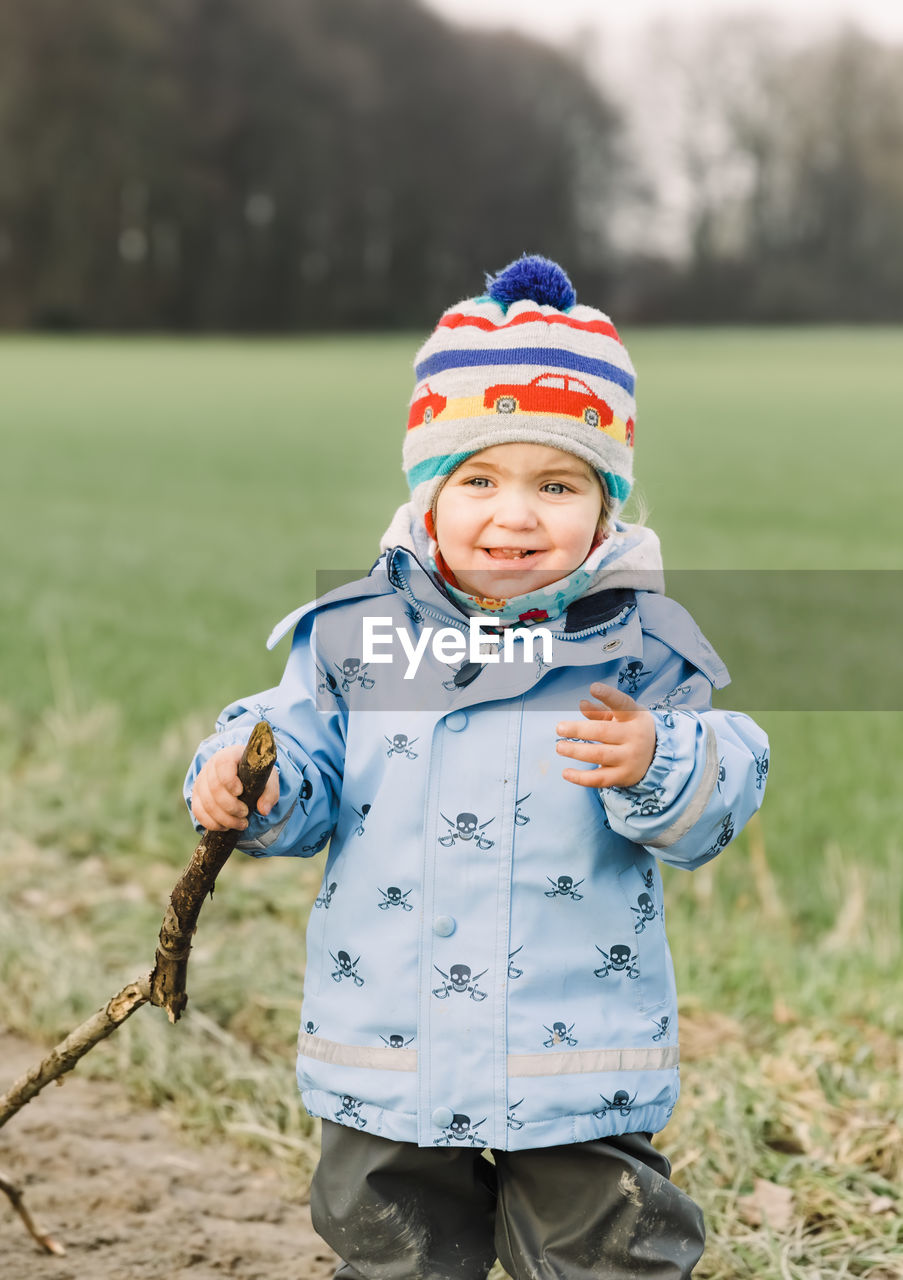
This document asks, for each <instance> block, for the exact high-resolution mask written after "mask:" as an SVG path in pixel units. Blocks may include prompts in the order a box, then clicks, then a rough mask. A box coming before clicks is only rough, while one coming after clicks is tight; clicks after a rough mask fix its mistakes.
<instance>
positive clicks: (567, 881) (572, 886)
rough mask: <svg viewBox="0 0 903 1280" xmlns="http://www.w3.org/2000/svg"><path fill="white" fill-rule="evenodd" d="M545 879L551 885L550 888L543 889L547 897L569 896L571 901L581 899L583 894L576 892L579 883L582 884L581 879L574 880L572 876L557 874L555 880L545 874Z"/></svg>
mask: <svg viewBox="0 0 903 1280" xmlns="http://www.w3.org/2000/svg"><path fill="white" fill-rule="evenodd" d="M546 879H547V880H548V882H549V884H550V885H551V886H552V887H551V889H546V891H545V894H546V897H547V898H570V899H571V900H572V901H573V902H580V901H582V899H583V894H582V893H578V892H577V890H578V889H579V887H580V885H582V884H583V881H582V880H577V881H576V882H575V881H574V878H573V876H559V877H558V879H557V880H553V879H552V877H551V876H546Z"/></svg>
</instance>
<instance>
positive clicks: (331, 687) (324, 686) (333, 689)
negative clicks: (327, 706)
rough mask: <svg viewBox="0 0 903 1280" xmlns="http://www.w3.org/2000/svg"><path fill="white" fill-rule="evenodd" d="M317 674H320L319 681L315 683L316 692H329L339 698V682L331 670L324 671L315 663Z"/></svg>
mask: <svg viewBox="0 0 903 1280" xmlns="http://www.w3.org/2000/svg"><path fill="white" fill-rule="evenodd" d="M317 674H318V675H319V676H320V683H319V684H318V685H317V693H331V694H332V695H333V697H335V698H341V697H342V695H341V693H340V692H339V682H338V681H337V680H336V678H335V676H334V675H333V674H332V672H331V671H324V670H323V668H322V667H321V666H320V664H319V663H317Z"/></svg>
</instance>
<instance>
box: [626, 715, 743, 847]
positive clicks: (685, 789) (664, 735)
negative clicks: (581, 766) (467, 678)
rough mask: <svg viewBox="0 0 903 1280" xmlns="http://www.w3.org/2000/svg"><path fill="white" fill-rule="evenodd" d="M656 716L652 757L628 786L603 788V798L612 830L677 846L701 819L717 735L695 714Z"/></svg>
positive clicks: (712, 778) (714, 768)
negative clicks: (638, 779)
mask: <svg viewBox="0 0 903 1280" xmlns="http://www.w3.org/2000/svg"><path fill="white" fill-rule="evenodd" d="M652 714H653V716H655V728H656V746H655V755H654V756H653V757H652V763H651V764H650V765H649V768H648V769H647V771H646V773H645V775H644V776H643V778H641V779H640V781H639V782H637V783H635V784H634V785H633V786H632V787H607V788H605V789H604V790H603V791H602V793H601V796H602V801H603V804H604V805H605V809H606V812H607V813H608V815H609V818H610V819H611V821H612V823H613V825H614V827H615V829H619V830H621V832H622V834H624V835H626V836H627V837H628V838H629V839H631V840H635V841H637V842H638V843H641V844H644V845H646V846H649V847H651V848H654V849H666V848H668V847H669V846H670V845H672V844H675V843H676V842H677V841H678V840H680V839H681V838H682V837H683V836H685V835H686V833H687V832H688V831H689V830H690V829H691V828H692V827H693V826H695V824H696V823H697V822H698V821H699V819H700V818H701V817H702V815H703V813H704V812H705V809H706V807H707V805H708V803H709V800H710V799H711V796H712V792H713V791H714V789H715V785H716V783H717V780H718V748H717V742H716V739H715V735H714V733H713V732H712V730H711V728H710V727H709V726H708V725H707V724H705V722H704V721H703V720H701V719H700V717H699V716H697V715H696V714H695V712H691V711H678V710H677V709H674V710H672V711H670V712H669V713H668V715H667V718H665V716H664V714H663V713H662V712H658V711H653V712H652Z"/></svg>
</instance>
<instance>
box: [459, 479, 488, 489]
mask: <svg viewBox="0 0 903 1280" xmlns="http://www.w3.org/2000/svg"><path fill="white" fill-rule="evenodd" d="M464 483H465V484H470V485H473V487H474V488H475V489H485V488H488V487H489V480H488V479H487V478H486V476H471V477H470V479H468V480H465V481H464Z"/></svg>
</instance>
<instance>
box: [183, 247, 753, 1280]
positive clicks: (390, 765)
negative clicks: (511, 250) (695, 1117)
mask: <svg viewBox="0 0 903 1280" xmlns="http://www.w3.org/2000/svg"><path fill="white" fill-rule="evenodd" d="M487 287H488V292H487V293H486V294H485V295H483V296H481V297H477V298H473V299H470V300H468V301H465V302H462V303H460V304H458V305H456V306H454V307H452V308H451V309H450V310H449V311H447V312H446V313H445V314H444V315H443V316H442V317H441V319H440V321H439V324H438V326H437V328H436V330H435V332H434V333H433V334H432V335H431V336H430V337H429V338H428V339H427V341H426V343H425V344H424V346H423V347H422V348H421V350H420V351H419V353H418V355H417V358H416V364H415V368H416V378H417V382H416V387H415V390H414V394H413V397H412V400H411V405H410V413H409V418H408V431H407V437H406V441H405V445H404V468H405V471H406V473H407V478H408V481H409V484H410V489H411V500H410V502H409V503H408V504H406V505H405V506H404V507H402V508H401V509H400V511H398V512H397V513H396V515H395V517H394V519H393V521H392V523H391V525H390V528H389V530H388V531H387V533H386V535H385V537H384V539H383V543H382V554H381V556H380V558H379V559H378V560H377V562H376V564H375V565H374V567H373V569H372V570H371V571H370V574H369V575H368V576H367V577H366V578H363V579H361V580H360V581H357V582H352V583H350V584H348V585H346V586H343V587H341V588H339V589H337V590H334V591H332V592H330V593H329V594H328V595H326V596H324V597H323V598H321V599H319V600H317V601H315V602H314V603H312V604H309V605H305V606H304V607H303V608H301V609H299V610H297V611H296V612H295V613H293V614H292V615H290V617H288V618H286V619H285V620H284V621H283V622H282V623H281V624H280V625H279V626H278V627H277V628H276V629H275V631H274V632H273V634H272V636H271V638H270V645H271V646H272V645H274V644H276V643H277V642H278V641H279V639H280V638H281V637H282V636H284V635H285V634H287V633H288V632H289V631H293V632H294V638H293V642H292V648H291V653H290V654H289V657H288V661H287V665H286V668H285V674H284V676H283V678H282V681H281V683H280V684H279V686H278V687H277V688H274V689H269V690H267V691H266V692H264V693H260V694H256V695H254V696H253V697H250V698H247V699H244V700H242V701H240V702H237V703H233V704H232V705H231V706H229V707H228V708H227V709H226V710H225V711H224V712H223V714H222V716H221V718H220V720H219V722H218V724H217V733H216V734H215V735H214V736H213V737H212V738H210V739H208V740H207V741H206V742H204V743H203V744H202V745H201V747H200V749H199V751H198V754H197V757H196V759H195V761H194V763H193V765H192V767H191V769H190V771H189V775H188V779H187V782H186V796H187V797H188V799H189V803H190V806H191V810H192V814H193V817H194V820H195V822H196V824H197V825H199V826H203V827H207V828H210V829H213V830H221V829H224V828H238V829H240V830H241V832H242V836H241V840H240V844H239V847H240V848H242V849H244V850H246V851H247V852H248V853H250V854H252V855H255V856H263V855H275V854H279V855H295V856H298V855H301V856H306V855H309V854H315V853H317V852H319V851H320V850H321V849H323V848H324V847H326V846H327V845H328V846H329V852H328V855H327V859H326V867H325V871H324V876H323V882H322V888H321V890H320V892H319V895H318V897H317V899H316V902H315V903H314V905H313V907H312V909H311V918H310V924H309V928H308V944H307V954H308V963H307V973H306V979H305V991H304V1004H303V1009H302V1014H301V1032H300V1036H299V1042H298V1081H299V1085H300V1089H301V1096H302V1099H303V1101H304V1105H305V1106H306V1108H307V1110H308V1111H309V1112H310V1114H311V1115H314V1116H319V1117H321V1118H322V1122H323V1124H322V1155H321V1161H320V1164H319V1167H318V1169H317V1172H316V1174H315V1177H314V1182H313V1186H312V1188H311V1209H312V1213H313V1220H314V1224H315V1226H316V1228H317V1230H318V1231H319V1232H320V1234H321V1235H322V1236H323V1237H324V1239H325V1240H327V1241H328V1242H329V1244H330V1245H331V1246H332V1247H333V1248H334V1249H335V1251H336V1252H337V1253H338V1254H339V1256H340V1257H341V1258H342V1259H343V1263H342V1265H341V1266H340V1268H339V1270H338V1272H337V1273H336V1274H337V1276H340V1277H344V1278H346V1280H358V1278H359V1280H376V1278H377V1277H378V1278H380V1280H432V1278H434V1277H435V1278H437V1280H438V1278H440V1277H441V1278H443V1280H444V1278H445V1277H448V1278H449V1280H451V1278H452V1277H454V1278H455V1280H482V1278H484V1277H485V1276H486V1274H487V1272H488V1271H489V1269H490V1268H491V1266H492V1264H493V1262H494V1260H495V1258H496V1257H498V1258H500V1259H501V1261H502V1263H503V1265H504V1267H505V1268H506V1270H507V1271H508V1272H509V1273H510V1275H511V1276H513V1277H515V1280H528V1277H529V1278H530V1280H532V1278H533V1277H540V1276H541V1277H543V1278H544V1280H545V1278H546V1277H548V1278H549V1280H551V1278H552V1277H555V1278H558V1277H561V1278H562V1280H565V1278H567V1280H589V1277H601V1276H605V1277H618V1278H621V1277H623V1278H624V1280H626V1277H628V1276H630V1277H636V1276H649V1277H653V1276H654V1277H656V1278H657V1280H671V1278H673V1280H677V1278H678V1277H683V1276H689V1275H690V1273H691V1272H692V1270H693V1267H694V1265H695V1264H696V1262H697V1260H698V1258H699V1257H700V1255H701V1253H702V1248H703V1241H704V1231H703V1224H702V1215H701V1212H700V1210H699V1209H698V1207H697V1206H696V1205H695V1204H694V1203H693V1202H692V1201H691V1200H690V1199H689V1197H687V1196H686V1195H685V1194H684V1193H683V1192H681V1191H680V1190H679V1189H678V1188H676V1187H675V1186H674V1185H673V1184H672V1183H671V1182H670V1180H669V1172H670V1166H669V1164H668V1161H667V1160H666V1159H665V1157H664V1156H662V1155H661V1154H659V1153H658V1152H657V1151H656V1150H655V1148H654V1147H653V1146H652V1143H651V1137H652V1135H653V1134H654V1133H656V1132H657V1131H658V1130H660V1129H661V1128H662V1127H663V1126H664V1125H665V1123H666V1122H667V1120H668V1117H669V1116H670V1115H671V1112H672V1109H673V1107H674V1104H675V1101H676V1099H677V1093H678V1040H677V1004H676V994H675V989H674V977H673V970H672V965H671V958H670V954H669V950H668V943H667V939H666V936H665V918H664V905H663V902H662V882H661V877H660V873H659V866H658V863H659V861H662V862H667V863H670V864H672V865H674V866H678V867H684V868H688V869H689V868H693V867H697V866H700V865H701V864H702V863H704V862H707V861H708V860H709V859H711V858H714V857H715V856H716V855H717V854H718V853H720V852H721V850H722V849H723V848H724V847H725V846H726V845H727V844H729V843H730V841H731V840H732V839H733V837H734V835H735V834H736V832H737V831H739V830H740V828H741V827H742V826H743V824H744V823H745V822H746V821H747V819H748V818H749V817H750V815H751V814H752V813H753V812H754V811H755V809H756V808H757V807H758V805H759V803H760V802H761V799H762V793H763V790H764V779H765V776H766V772H767V764H768V757H767V743H766V740H765V737H764V735H763V733H762V732H761V731H760V730H759V729H758V728H757V726H756V725H755V724H754V723H753V722H752V721H751V720H749V719H748V718H747V717H746V716H743V715H740V714H736V713H732V712H729V711H720V710H718V711H716V710H713V709H712V706H711V692H712V688H713V687H714V688H721V687H722V686H723V685H725V684H726V683H727V673H726V671H725V669H724V667H723V665H722V663H721V662H720V660H719V659H718V657H717V656H716V654H715V653H714V652H713V650H712V649H711V647H710V646H709V645H708V644H707V642H706V641H705V640H704V638H703V637H702V635H701V634H700V632H699V631H698V629H697V627H696V626H695V624H694V623H693V621H692V619H691V618H690V617H689V615H688V614H687V613H686V612H685V610H684V609H682V608H681V607H680V606H679V605H678V604H676V603H675V602H673V601H671V600H669V599H668V598H667V597H666V596H665V595H664V594H663V590H664V584H663V578H662V571H661V562H660V556H659V549H658V541H657V539H656V537H655V535H654V534H653V533H652V532H651V531H650V530H648V529H645V528H642V527H638V526H635V525H629V524H625V523H623V522H622V521H621V520H620V519H619V513H620V510H621V507H622V505H623V503H624V501H625V499H626V498H627V496H628V494H629V492H630V489H631V484H632V473H633V444H634V418H635V400H634V381H635V375H634V370H633V367H632V365H631V362H630V359H629V357H628V355H627V352H626V350H625V348H624V346H623V344H622V342H621V340H620V338H619V336H618V334H617V332H616V330H615V328H614V326H613V325H612V323H611V321H610V320H609V319H608V317H607V316H605V315H603V314H602V313H601V312H599V311H597V310H595V309H593V308H591V307H587V306H582V305H578V304H577V302H576V297H575V294H574V291H573V288H572V286H571V284H570V281H569V280H568V277H567V276H566V275H565V273H564V272H563V271H562V270H561V268H559V267H557V266H556V265H555V264H554V263H550V262H549V261H548V260H546V259H543V258H538V257H531V258H522V259H520V260H518V261H517V262H515V263H512V264H511V266H509V267H508V268H506V269H505V270H504V271H502V272H501V273H500V274H499V275H498V276H496V277H495V278H494V279H492V280H490V281H488V282H487ZM261 716H265V717H266V718H267V719H268V720H269V722H270V724H271V725H272V727H273V731H274V734H275V738H276V743H277V749H278V762H277V765H276V768H275V769H274V770H273V773H272V775H271V777H270V780H269V782H268V784H267V787H266V789H265V791H264V793H263V796H262V797H261V800H260V801H259V803H258V805H257V811H256V812H254V813H248V812H247V809H246V806H245V805H244V804H243V803H242V800H241V795H240V790H241V787H240V783H239V782H238V778H237V773H236V765H237V761H238V759H239V757H240V755H241V752H242V748H243V745H244V743H245V742H246V740H247V737H248V735H249V733H250V730H251V727H252V725H253V724H254V723H255V722H256V721H257V720H258V719H260V718H261ZM562 766H565V767H563V768H562ZM487 1156H489V1157H490V1158H487Z"/></svg>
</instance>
